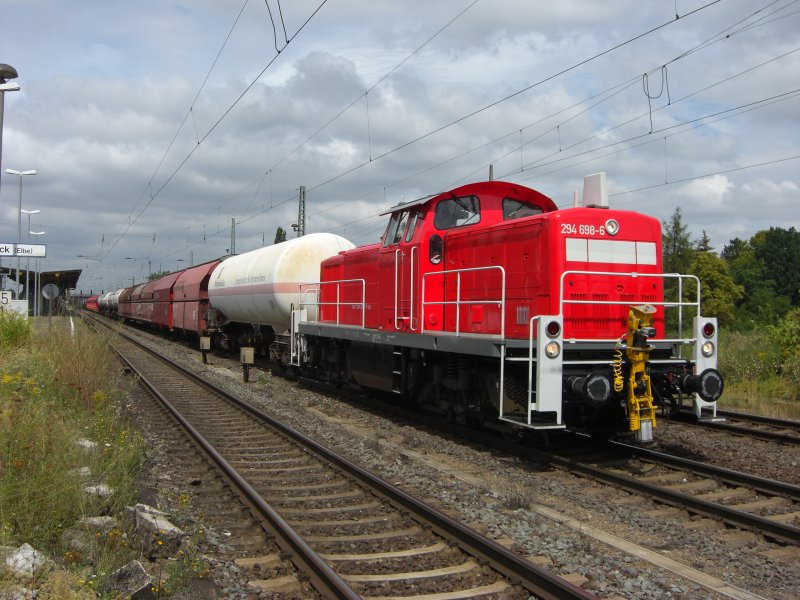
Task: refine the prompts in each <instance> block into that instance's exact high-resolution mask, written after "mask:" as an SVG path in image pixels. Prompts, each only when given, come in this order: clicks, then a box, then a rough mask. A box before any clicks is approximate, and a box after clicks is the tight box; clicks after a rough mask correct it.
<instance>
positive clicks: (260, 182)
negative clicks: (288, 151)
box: [115, 2, 776, 245]
mask: <svg viewBox="0 0 800 600" xmlns="http://www.w3.org/2000/svg"><path fill="white" fill-rule="evenodd" d="M774 4H776V3H774V2H773V3H771V5H774ZM760 10H763V9H760ZM681 18H683V17H681ZM753 26H754V25H746V26H745V27H743V28H742V30H747V29H749V28H751V27H753ZM718 39H719V38H718ZM721 39H724V38H721ZM490 106H491V105H490ZM490 106H489V107H490ZM489 107H487V108H489ZM656 110H658V109H656ZM472 114H475V113H472ZM469 116H471V115H465V116H464V117H462V118H461V119H459V121H461V120H463V119H464V118H469ZM455 122H458V121H454V122H453V123H455ZM368 125H369V121H368ZM437 131H438V130H437ZM520 131H521V130H520V129H519V128H517V129H515V131H514V135H520V144H519V146H518V147H519V149H520V151H521V148H522V147H523V144H522V136H521V134H520ZM559 131H560V130H559ZM209 133H210V132H209ZM433 133H435V131H434V132H430V133H429V134H428V135H432V134H433ZM206 135H207V134H206ZM203 137H205V136H203ZM426 137H427V136H426ZM419 139H423V138H417V139H416V140H412V141H411V142H410V143H413V142H414V141H418V140H419ZM369 140H370V137H369V135H368V142H369ZM487 144H488V143H487ZM406 145H409V144H405V145H403V146H398V147H397V148H395V149H393V150H391V151H390V152H394V151H397V150H399V149H401V148H403V147H405V146H406ZM566 149H567V148H566V147H565V148H562V150H566ZM471 151H474V150H471ZM468 152H470V151H468ZM468 152H465V153H462V154H461V156H463V155H464V154H466V153H468ZM387 154H389V153H387ZM385 155H386V154H385ZM385 155H382V156H385ZM378 158H380V157H373V156H371V150H370V159H372V160H377V159H378ZM526 158H527V157H526ZM451 160H452V159H451ZM528 164H529V165H531V167H532V166H533V165H532V163H530V162H529V163H528ZM546 164H549V163H546ZM431 168H435V167H430V168H426V169H425V171H428V170H430V169H431ZM267 175H269V176H270V179H272V170H268V171H265V172H264V173H262V174H260V175H259V176H258V178H256V179H254V182H255V184H256V191H255V193H254V194H253V196H252V198H251V200H250V204H248V206H247V208H246V209H245V211H244V212H243V213H242V216H243V218H241V219H240V222H246V221H249V220H251V219H252V218H254V217H255V216H258V215H260V214H263V213H264V212H266V210H265V211H261V212H260V213H257V215H253V216H250V217H244V215H245V214H246V213H247V212H248V211H249V209H250V208H251V206H252V205H253V204H254V201H255V198H256V197H257V196H258V193H259V191H260V189H261V186H262V185H263V183H264V179H265V177H266V176H267ZM341 176H343V174H340V175H338V176H337V177H336V178H337V179H338V177H341ZM407 179H408V177H404V178H402V179H400V180H398V181H403V180H407ZM330 181H332V179H329V180H326V181H323V182H321V183H319V184H318V185H316V186H314V187H312V188H311V189H318V188H321V187H323V186H324V185H325V184H326V183H328V182H330ZM270 183H271V182H270ZM391 185H393V184H389V187H391ZM271 189H272V188H271V185H270V190H271ZM162 190H163V186H162V187H161V188H159V189H157V190H155V191H154V192H153V193H152V194H151V198H156V197H157V196H158V194H159V193H160V192H161V191H162ZM237 195H238V194H237ZM270 197H271V194H270ZM295 197H296V196H294V195H292V196H285V198H284V199H283V200H281V199H275V200H274V201H272V199H271V201H270V202H269V205H270V208H269V209H267V210H270V209H272V208H277V207H279V206H281V205H282V204H285V203H287V202H291V201H292V200H293V199H294V198H295ZM327 210H330V208H327V209H325V210H324V211H320V212H326V211H327ZM315 214H317V213H315ZM138 216H141V213H140V214H139V215H138ZM138 216H137V218H138ZM347 226H348V224H344V225H342V226H341V227H347ZM129 229H130V227H129V228H128V230H129ZM128 230H126V232H125V233H128ZM130 234H131V235H134V233H133V232H130ZM115 245H116V244H115Z"/></svg>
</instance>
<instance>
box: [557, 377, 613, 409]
mask: <svg viewBox="0 0 800 600" xmlns="http://www.w3.org/2000/svg"><path fill="white" fill-rule="evenodd" d="M567 385H568V386H569V388H570V389H571V390H572V393H573V394H575V395H576V396H578V397H579V398H583V399H584V400H585V401H586V402H588V403H590V404H592V405H593V406H596V407H600V406H603V405H604V404H606V403H607V402H608V399H609V398H610V397H611V380H610V379H609V378H608V376H607V375H605V374H603V373H590V374H589V375H586V376H585V377H568V378H567Z"/></svg>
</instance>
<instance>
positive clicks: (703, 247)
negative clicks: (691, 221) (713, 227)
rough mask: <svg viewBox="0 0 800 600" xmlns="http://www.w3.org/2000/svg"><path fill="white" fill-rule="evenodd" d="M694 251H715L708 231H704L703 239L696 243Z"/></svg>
mask: <svg viewBox="0 0 800 600" xmlns="http://www.w3.org/2000/svg"><path fill="white" fill-rule="evenodd" d="M694 249H695V250H697V251H698V252H713V251H714V249H713V248H712V247H711V238H710V237H708V234H707V233H706V230H705V229H703V237H701V238H700V239H699V240H697V241H696V242H695V243H694Z"/></svg>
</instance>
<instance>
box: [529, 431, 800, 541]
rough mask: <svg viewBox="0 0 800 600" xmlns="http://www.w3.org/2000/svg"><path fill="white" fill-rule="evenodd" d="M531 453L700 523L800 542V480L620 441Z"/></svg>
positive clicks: (552, 463) (538, 458)
mask: <svg viewBox="0 0 800 600" xmlns="http://www.w3.org/2000/svg"><path fill="white" fill-rule="evenodd" d="M529 456H531V457H533V458H535V459H536V460H539V461H543V462H545V463H547V464H550V465H552V466H555V467H558V468H561V469H566V470H568V471H570V472H573V473H578V474H580V475H582V476H588V477H590V478H592V479H595V480H597V481H602V482H603V483H606V484H609V485H612V486H614V488H615V489H616V490H625V491H627V492H629V493H631V494H634V495H638V496H641V495H645V496H649V497H651V498H653V499H655V500H657V501H658V502H661V503H664V504H667V505H669V506H670V507H673V508H675V509H677V512H674V513H673V514H675V516H678V515H679V514H680V513H681V512H684V513H685V516H686V517H687V518H690V519H692V520H693V521H695V522H696V525H695V527H723V526H730V527H735V528H741V529H747V530H750V531H753V532H755V533H758V534H761V535H764V536H765V537H767V538H769V539H772V540H775V541H778V542H781V543H786V544H793V545H800V528H799V527H797V526H796V525H795V523H800V486H796V485H792V484H788V483H784V482H780V481H773V480H770V479H764V478H761V477H756V476H754V475H748V474H746V473H741V472H738V471H733V470H730V469H725V468H722V467H717V466H714V465H710V464H708V463H702V462H697V461H692V460H688V459H684V458H679V457H676V456H672V455H670V454H664V453H661V452H655V451H653V450H648V449H646V448H642V447H638V446H632V445H629V444H624V443H619V442H609V443H608V445H606V446H604V447H602V448H600V449H597V450H591V449H590V448H587V447H584V446H581V445H580V444H579V445H578V446H577V447H575V448H574V449H573V450H569V451H567V450H554V451H553V452H542V451H539V450H532V451H530V452H529ZM632 502H634V503H635V500H633V499H632ZM665 514H666V513H665Z"/></svg>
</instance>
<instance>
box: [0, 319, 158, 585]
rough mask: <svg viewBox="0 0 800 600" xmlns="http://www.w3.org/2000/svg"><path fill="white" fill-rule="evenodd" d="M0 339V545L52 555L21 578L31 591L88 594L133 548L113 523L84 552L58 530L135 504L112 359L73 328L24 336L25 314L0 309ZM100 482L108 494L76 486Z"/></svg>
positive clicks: (135, 451)
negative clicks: (39, 573)
mask: <svg viewBox="0 0 800 600" xmlns="http://www.w3.org/2000/svg"><path fill="white" fill-rule="evenodd" d="M0 340H2V341H1V342H0V344H2V348H3V352H2V354H1V355H0V545H5V546H14V547H16V546H19V545H21V544H23V543H28V544H30V545H31V546H33V547H34V548H35V549H36V550H38V551H41V552H43V553H44V554H45V555H47V556H49V557H51V558H53V559H54V561H55V563H56V565H57V566H56V567H54V569H52V570H51V571H50V572H49V573H46V574H45V575H44V576H43V577H44V578H45V579H44V580H42V581H37V582H34V584H35V585H33V586H30V584H29V587H36V588H38V589H39V596H37V597H39V598H84V597H86V598H89V597H92V598H94V597H96V595H95V594H96V592H95V590H96V589H97V586H98V585H99V583H100V582H101V581H102V579H103V577H104V576H106V575H108V574H109V573H111V572H112V571H113V570H114V569H116V568H118V567H120V566H122V565H123V564H125V563H126V562H128V561H130V560H131V559H132V558H134V557H135V552H134V551H133V549H132V548H131V547H130V544H129V543H128V540H127V536H126V535H125V534H124V533H123V532H122V531H121V530H120V529H118V528H115V529H113V530H111V531H110V532H108V533H107V534H106V535H103V536H99V535H98V537H97V539H96V540H95V542H96V543H94V544H91V545H90V546H89V547H88V548H87V550H85V551H84V553H81V552H76V551H74V550H72V549H70V548H66V547H64V546H63V545H62V534H63V533H64V530H65V529H67V528H69V527H71V526H73V525H74V524H75V523H76V521H78V520H79V519H80V518H82V517H94V516H98V515H106V514H110V515H115V516H121V514H122V512H123V510H124V507H125V506H127V505H130V504H132V503H135V500H136V490H135V488H134V486H135V481H136V475H137V474H138V472H139V470H140V469H141V467H142V463H143V443H142V440H141V438H140V437H139V436H138V435H137V434H136V433H135V432H133V431H131V430H130V429H129V428H128V425H127V423H126V422H125V421H124V420H123V419H121V418H120V417H119V414H118V413H119V406H120V401H121V398H120V393H119V392H118V391H117V390H118V386H117V384H118V381H117V380H116V377H117V376H115V374H114V373H115V372H114V371H113V370H111V369H110V367H109V365H113V364H114V360H113V358H112V357H111V355H110V352H109V350H108V349H107V347H106V345H105V343H104V342H102V341H101V340H100V339H99V338H98V337H97V336H94V335H92V334H90V333H88V332H86V331H85V330H83V329H82V328H77V329H76V330H75V331H74V332H71V331H70V330H69V329H67V328H66V327H63V326H60V327H53V328H52V329H50V330H49V331H48V332H47V334H46V335H44V334H43V335H33V334H32V332H31V328H30V325H29V322H28V321H27V320H26V319H23V318H20V317H17V316H15V315H13V314H11V313H6V312H0ZM80 440H91V441H92V442H95V443H96V446H95V447H94V448H93V449H87V448H84V447H82V446H81V445H80V444H79V443H78V442H79V441H80ZM101 482H102V484H104V485H106V486H108V487H110V488H111V489H113V493H111V494H110V495H109V496H102V495H99V494H87V493H86V491H85V490H84V488H85V487H86V486H87V485H90V484H91V483H101ZM6 584H8V585H10V584H11V580H9V579H6V578H4V576H0V587H5V586H6Z"/></svg>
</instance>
